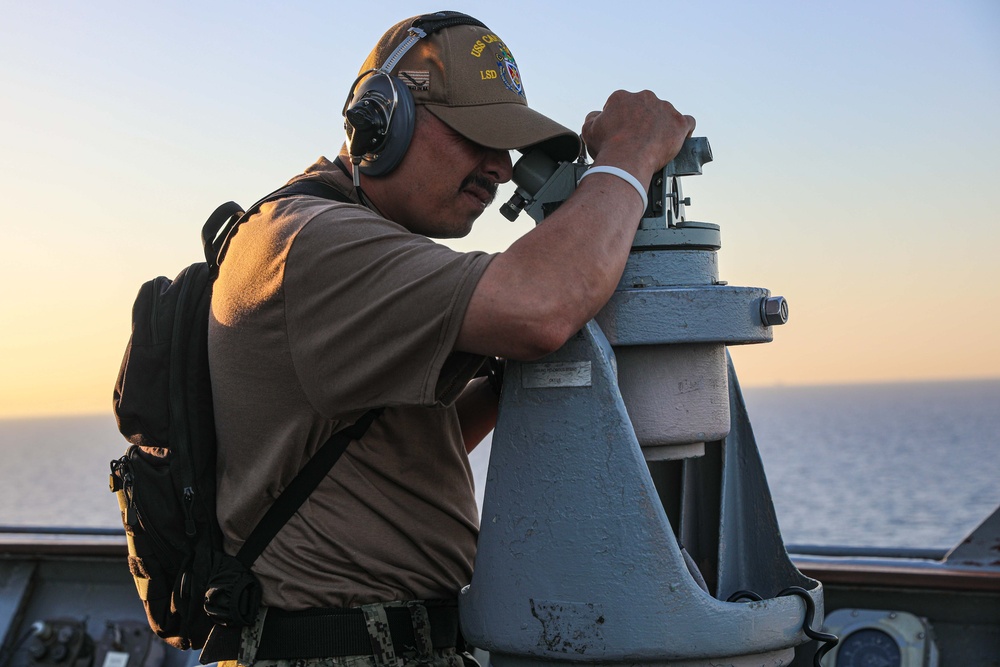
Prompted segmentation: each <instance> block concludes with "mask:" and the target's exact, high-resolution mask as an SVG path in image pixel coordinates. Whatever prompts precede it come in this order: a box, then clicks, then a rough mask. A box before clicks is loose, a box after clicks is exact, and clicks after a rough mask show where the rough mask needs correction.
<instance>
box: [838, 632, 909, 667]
mask: <svg viewBox="0 0 1000 667" xmlns="http://www.w3.org/2000/svg"><path fill="white" fill-rule="evenodd" d="M902 660H903V657H902V654H901V652H900V650H899V645H898V644H897V643H896V640H894V639H893V638H892V637H890V636H889V635H888V634H886V633H885V632H882V631H881V630H874V629H871V628H867V629H864V630H858V631H857V632H852V633H851V634H849V635H847V636H846V637H844V639H843V641H841V643H840V646H839V647H838V649H837V667H900V665H902Z"/></svg>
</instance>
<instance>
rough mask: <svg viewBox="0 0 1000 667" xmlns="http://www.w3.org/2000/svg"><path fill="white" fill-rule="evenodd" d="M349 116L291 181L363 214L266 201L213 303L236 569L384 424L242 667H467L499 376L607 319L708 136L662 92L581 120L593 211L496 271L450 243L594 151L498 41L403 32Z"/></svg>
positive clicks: (571, 207) (288, 576)
mask: <svg viewBox="0 0 1000 667" xmlns="http://www.w3.org/2000/svg"><path fill="white" fill-rule="evenodd" d="M582 78H583V80H586V77H585V76H583V77H582ZM344 111H345V120H346V125H347V131H348V137H349V141H348V143H346V144H345V145H344V147H343V148H342V149H341V151H340V155H339V156H337V157H336V158H335V159H333V160H328V159H326V158H323V157H321V158H320V159H319V160H318V161H317V162H316V163H315V164H313V165H312V166H310V167H309V168H308V169H306V170H305V172H304V173H302V174H300V175H299V176H296V177H295V178H294V179H292V181H293V182H297V181H318V182H321V183H323V184H326V185H327V186H332V187H333V188H335V189H337V190H338V191H339V192H340V193H342V195H344V197H345V198H346V199H348V201H347V202H337V201H331V200H330V199H324V198H320V197H313V196H293V197H287V198H283V199H279V200H276V201H273V202H270V203H266V204H264V205H262V206H261V207H260V211H259V213H257V214H255V215H253V216H251V217H250V218H249V219H248V220H247V221H246V222H244V223H243V224H242V226H241V227H240V228H239V232H238V233H237V234H236V235H235V236H234V237H233V239H232V242H231V245H230V247H229V251H228V254H227V259H226V262H225V263H223V264H222V268H221V272H220V274H219V277H218V280H217V282H216V284H215V288H214V295H213V299H212V316H211V323H210V333H209V355H210V363H211V373H212V388H213V395H214V397H215V414H216V423H217V432H218V440H219V458H218V468H219V483H218V514H219V517H218V518H219V521H220V524H221V526H222V528H223V532H224V534H225V544H226V549H227V551H228V552H229V553H235V551H236V550H238V549H239V547H240V546H241V544H242V543H243V541H244V540H245V539H246V537H247V535H248V533H249V531H250V530H251V529H252V528H253V526H254V525H256V523H257V521H258V520H259V519H260V518H261V516H262V515H263V514H264V512H266V510H267V509H268V507H269V505H270V504H271V503H272V502H273V500H274V499H275V498H276V497H277V496H278V495H279V494H280V493H281V491H282V490H283V489H284V488H285V486H286V485H287V484H288V483H289V481H290V480H291V479H292V478H293V477H294V476H295V475H296V473H297V472H298V470H299V469H300V468H301V467H302V466H303V465H304V464H305V462H306V461H307V460H308V459H309V458H310V457H311V456H312V454H313V453H315V451H316V450H317V448H318V447H319V446H320V445H321V444H322V443H324V442H325V441H326V440H327V439H328V438H329V437H330V436H331V434H332V433H334V432H336V431H337V430H339V429H342V428H344V427H346V426H348V425H350V424H352V423H353V422H354V421H355V420H356V419H357V418H358V417H359V416H360V415H362V414H364V413H365V412H366V411H368V410H370V409H372V408H381V412H380V413H378V416H377V417H376V418H375V420H374V421H373V423H372V424H371V426H370V427H369V428H368V430H367V431H366V432H365V434H364V435H363V436H362V437H361V438H360V439H358V440H356V441H354V442H351V443H350V445H349V446H348V447H347V450H346V452H345V453H344V455H343V456H342V457H341V458H340V460H339V461H338V462H337V463H336V465H335V466H334V467H333V469H332V470H331V472H330V473H329V474H328V475H327V476H326V477H325V478H324V479H323V481H322V482H321V483H320V485H319V487H318V488H317V489H316V491H314V492H313V493H312V494H311V495H310V496H309V498H308V499H307V500H306V501H305V503H304V504H303V505H302V506H301V507H300V509H299V510H298V511H297V512H296V514H295V515H294V516H293V517H292V518H291V519H290V520H289V521H288V523H287V524H286V525H285V526H284V527H283V528H282V530H281V531H280V532H279V533H278V535H277V536H276V537H275V538H274V539H273V540H272V541H271V543H270V544H268V546H267V548H266V549H265V550H264V552H263V554H262V555H261V556H260V558H258V560H257V561H256V563H255V565H254V568H253V570H254V573H255V574H256V576H257V577H258V579H259V580H260V582H261V585H262V588H263V606H262V609H261V613H260V614H258V616H257V622H256V623H255V624H253V625H251V626H250V627H248V628H246V629H244V630H243V631H242V636H241V641H242V646H241V651H240V662H241V663H244V664H252V663H256V664H258V665H270V664H278V663H281V664H285V663H287V662H288V661H295V662H296V663H297V664H305V663H310V664H323V665H334V664H343V665H351V666H352V667H353V666H357V665H371V666H372V667H377V666H381V665H393V666H396V665H400V664H402V663H403V662H419V663H422V664H434V665H440V666H442V667H443V666H444V665H448V666H449V667H457V666H458V665H460V664H461V663H462V660H463V658H466V657H467V656H465V655H463V652H462V647H461V643H460V638H459V637H458V632H457V612H456V608H455V600H456V597H457V595H458V593H459V591H460V589H461V588H462V587H463V586H464V585H465V584H467V583H468V582H469V580H470V578H471V573H472V567H473V561H474V557H475V549H476V536H477V531H478V515H477V509H476V504H475V500H474V492H473V479H472V473H471V469H470V466H469V462H468V458H467V452H468V451H470V450H471V449H472V448H473V447H475V446H476V444H477V443H478V442H479V441H480V440H481V439H482V438H483V437H484V436H485V435H486V434H488V433H489V431H490V430H491V429H492V427H493V425H494V423H495V419H496V412H497V391H496V390H497V383H496V382H495V377H494V378H491V377H477V375H479V369H480V367H482V366H483V365H484V359H487V358H496V357H499V358H511V359H519V360H529V359H537V358H539V357H542V356H544V355H545V354H547V353H550V352H552V351H554V350H556V349H558V348H559V347H561V346H562V344H563V343H564V342H565V341H566V340H567V339H568V338H569V337H570V336H572V335H573V334H574V333H575V332H576V331H578V330H579V329H580V328H581V327H582V326H583V325H584V324H585V323H586V322H587V321H588V320H589V319H590V318H592V317H593V316H594V314H595V313H597V311H598V310H599V309H600V308H601V306H602V305H603V304H604V303H605V302H606V301H607V300H608V298H609V297H610V296H611V294H612V292H613V290H614V288H615V286H616V284H617V282H618V280H619V278H620V276H621V274H622V271H623V268H624V265H625V261H626V258H627V256H628V252H629V248H630V245H631V242H632V238H633V236H634V234H635V231H636V228H637V225H638V222H639V220H640V217H641V216H642V213H643V210H644V208H645V198H646V195H645V190H646V185H647V184H648V183H649V181H650V179H651V177H652V175H653V173H654V171H656V170H657V169H659V168H661V167H663V165H665V164H666V163H667V162H668V161H670V160H671V159H672V158H673V157H674V156H675V155H676V153H677V152H678V150H679V149H680V147H681V144H682V143H683V141H684V139H685V138H686V137H688V136H689V135H690V134H691V132H692V130H693V129H694V125H695V122H694V119H693V118H691V117H690V116H685V115H682V114H680V113H679V112H677V111H676V110H675V109H674V107H673V106H672V105H671V104H670V103H668V102H665V101H662V100H660V99H658V98H657V97H656V96H655V95H654V94H653V93H651V92H649V91H644V92H641V93H634V94H633V93H626V92H622V91H618V92H615V93H613V94H612V95H611V96H610V97H609V98H608V100H607V103H606V104H605V106H604V108H603V110H601V111H594V112H592V113H590V114H589V115H588V116H587V117H586V120H585V122H584V124H583V131H582V137H583V139H584V140H585V141H586V146H587V149H588V151H589V153H590V154H591V156H592V157H593V158H594V167H595V168H591V169H590V170H589V171H588V172H587V177H586V178H584V179H582V181H581V183H580V185H579V187H578V188H577V190H576V192H575V194H573V196H572V197H570V198H569V199H568V200H567V201H566V202H565V203H563V204H562V206H561V207H560V208H559V209H558V210H557V211H555V212H554V213H553V214H552V215H551V216H549V217H548V218H547V219H546V220H545V222H544V224H542V225H540V226H538V227H535V228H534V229H533V230H531V231H530V232H528V233H527V234H525V235H524V236H523V237H521V238H520V239H518V240H517V241H516V242H515V243H514V244H513V245H511V247H510V248H509V249H508V250H506V251H504V252H501V253H495V254H488V253H485V252H464V253H463V252H456V251H454V250H451V249H449V248H447V247H446V246H444V245H441V244H439V243H436V242H435V241H433V240H432V239H435V238H455V237H462V236H465V235H466V234H468V233H469V231H470V229H471V228H472V225H473V222H474V221H475V220H476V219H477V218H478V217H479V216H480V215H481V214H482V213H483V211H484V210H485V209H486V207H487V206H489V204H490V203H491V202H492V200H493V198H494V196H495V194H496V191H497V186H498V184H500V183H505V182H507V181H509V180H510V178H511V174H512V165H511V157H510V154H509V151H510V150H512V149H517V150H520V151H526V150H528V149H529V148H532V147H537V148H538V149H539V150H544V151H546V152H547V153H548V154H549V155H550V156H551V157H553V158H554V159H556V160H573V159H575V158H576V157H577V156H578V154H579V153H580V151H581V143H580V138H579V137H578V136H577V135H576V134H575V133H574V132H573V131H571V130H569V129H567V128H565V127H563V126H562V125H560V124H558V123H556V122H554V121H552V120H550V119H548V118H546V117H545V116H543V115H542V114H540V113H538V112H536V111H534V110H532V109H531V108H530V107H529V106H528V105H527V101H526V97H525V90H524V85H523V82H522V78H521V73H520V71H519V69H518V66H517V62H516V61H515V59H514V56H513V54H512V51H511V49H510V47H509V46H508V45H507V44H506V43H505V42H504V41H503V40H502V39H501V38H500V37H499V36H497V35H496V34H495V33H494V32H493V31H491V30H490V29H489V28H488V27H486V26H485V25H483V24H482V23H480V22H479V21H477V20H476V19H473V18H471V17H468V16H465V15H461V14H457V13H454V12H441V13H438V14H433V15H426V16H422V17H416V18H410V19H406V20H405V21H401V22H400V23H398V24H396V25H395V26H393V27H392V28H390V29H389V31H388V32H386V33H385V35H383V37H382V38H381V39H380V40H379V42H378V44H377V45H376V46H375V48H374V50H372V52H371V53H370V55H369V56H368V58H367V59H366V60H365V62H364V63H363V64H362V66H361V69H360V75H359V77H358V80H357V81H356V83H355V85H354V87H353V89H352V90H351V91H350V94H349V97H348V100H347V103H346V105H345V109H344ZM491 380H492V382H491ZM352 633H353V634H352ZM269 641H271V643H272V645H271V646H270V647H268V646H267V644H268V642H269ZM211 645H212V641H211V640H210V642H209V647H211ZM276 646H280V647H281V648H280V649H277V648H275V647H276ZM206 654H207V655H209V656H210V655H211V654H210V652H209V649H206ZM206 654H203V658H204V657H205V655H206ZM225 657H227V658H228V657H233V656H225Z"/></svg>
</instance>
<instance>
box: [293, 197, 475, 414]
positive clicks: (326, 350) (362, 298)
mask: <svg viewBox="0 0 1000 667" xmlns="http://www.w3.org/2000/svg"><path fill="white" fill-rule="evenodd" d="M492 257H493V256H492V255H489V254H487V253H482V252H468V253H462V252H456V251H454V250H452V249H450V248H448V247H446V246H443V245H441V244H439V243H436V242H434V241H432V240H430V239H428V238H426V237H424V236H420V235H417V234H412V233H410V232H408V231H407V230H406V229H405V228H403V227H401V226H399V225H397V224H395V223H392V222H390V221H388V220H385V219H383V218H380V217H378V216H376V215H375V214H373V213H372V212H370V211H367V210H366V209H363V208H361V207H358V206H351V205H345V206H333V207H329V208H327V209H326V211H324V212H322V213H320V214H319V215H316V216H315V217H314V218H313V219H312V220H310V221H309V223H307V224H306V225H305V226H304V227H303V228H302V229H301V230H300V231H299V232H298V234H297V235H296V237H295V239H294V241H293V243H292V246H291V248H290V250H289V252H288V256H287V261H286V266H285V271H284V277H283V291H284V301H285V320H286V326H287V335H288V340H289V348H290V350H291V355H292V363H293V364H294V367H295V372H296V374H297V375H298V377H299V378H300V381H301V383H302V387H303V390H304V392H305V394H306V396H307V397H308V398H309V400H310V402H311V403H312V404H313V407H314V408H315V409H316V410H317V411H318V412H319V413H320V414H323V415H325V416H327V417H331V418H333V417H336V416H338V415H341V414H343V413H345V412H350V411H355V410H364V409H368V408H371V407H379V406H397V405H433V404H435V403H439V402H448V401H451V400H454V393H455V387H456V383H458V382H464V380H463V379H461V378H458V377H457V375H456V374H458V375H461V374H465V376H466V377H467V376H468V375H469V374H470V368H471V370H472V371H474V370H475V367H476V366H478V362H479V361H481V358H476V357H473V356H472V355H463V354H460V353H453V347H454V345H455V340H456V338H457V337H458V332H459V329H460V328H461V325H462V319H463V318H464V316H465V311H466V307H467V306H468V303H469V299H470V298H471V296H472V293H473V291H474V289H475V287H476V284H477V283H478V281H479V278H480V277H481V276H482V273H483V271H485V269H486V266H487V265H488V264H489V262H490V260H491V259H492ZM443 373H444V375H449V377H444V375H443ZM452 375H455V377H451V376H452Z"/></svg>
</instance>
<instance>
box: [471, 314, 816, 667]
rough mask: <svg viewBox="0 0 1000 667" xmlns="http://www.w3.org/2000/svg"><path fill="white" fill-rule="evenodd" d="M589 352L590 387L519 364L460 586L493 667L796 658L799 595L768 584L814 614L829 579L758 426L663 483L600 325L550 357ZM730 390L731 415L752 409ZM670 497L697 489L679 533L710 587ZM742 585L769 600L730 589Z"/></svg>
mask: <svg viewBox="0 0 1000 667" xmlns="http://www.w3.org/2000/svg"><path fill="white" fill-rule="evenodd" d="M588 362H589V365H590V369H591V373H590V375H591V382H590V384H589V385H582V384H581V385H575V386H557V385H552V386H544V387H540V386H537V385H536V384H532V383H528V384H529V385H530V386H525V385H526V383H525V378H526V377H528V376H530V375H531V374H532V372H533V371H532V370H530V369H531V367H532V366H533V365H534V364H522V363H513V362H512V363H510V365H509V366H508V369H507V374H506V376H505V383H504V391H503V397H502V399H501V407H500V418H499V422H498V424H497V430H496V433H495V435H494V441H493V452H492V455H491V459H490V468H489V474H488V478H487V486H486V495H485V502H484V506H483V519H482V530H481V533H480V539H479V552H478V556H477V560H476V568H475V573H474V575H473V580H472V583H471V585H470V586H469V587H467V588H466V589H465V590H464V591H463V593H462V596H461V598H460V605H461V614H462V627H463V632H464V633H465V635H466V637H467V639H469V640H470V641H471V642H472V643H473V644H474V645H476V646H479V647H482V648H484V649H486V650H488V651H489V652H490V656H491V660H492V661H493V663H494V664H496V665H497V666H498V667H508V666H510V665H520V664H522V662H523V661H524V660H525V659H530V660H533V661H535V662H533V664H536V665H537V664H539V662H537V661H541V662H542V663H553V664H555V663H562V662H566V661H572V662H593V663H621V664H625V663H634V662H639V661H642V662H646V661H649V662H654V663H663V664H691V665H695V664H709V663H708V662H707V660H708V659H716V658H720V657H726V656H746V657H747V658H748V659H749V662H745V663H744V664H774V665H779V664H787V662H786V658H787V659H788V660H790V659H791V658H790V656H791V653H790V650H791V649H792V647H794V646H795V645H797V644H800V643H802V642H804V641H805V636H804V635H803V634H802V631H801V630H802V624H803V620H804V614H805V607H804V603H803V602H802V601H801V600H799V599H797V598H790V597H780V598H772V597H769V596H772V595H775V594H776V593H777V592H778V590H780V589H782V588H784V587H786V586H790V585H801V586H803V587H805V588H807V589H809V590H810V594H811V596H812V598H813V600H814V602H815V604H816V606H817V609H818V614H817V623H818V622H819V620H820V619H821V618H822V608H823V599H822V588H821V587H820V585H819V583H818V582H816V581H813V580H811V579H808V578H806V577H804V576H803V575H801V574H800V573H798V571H797V570H796V569H795V568H794V566H792V565H791V563H790V561H789V560H788V557H787V555H785V554H784V550H783V547H782V545H781V540H780V536H779V535H778V532H777V529H776V528H777V526H776V521H775V520H774V514H773V507H772V506H771V504H770V497H769V494H768V493H767V485H766V482H765V481H764V480H763V477H762V476H761V477H760V478H759V479H747V476H748V475H749V476H754V475H756V474H757V473H759V472H760V469H759V466H760V461H759V457H758V456H757V453H756V448H755V446H754V444H753V439H752V435H749V437H747V436H748V434H749V424H746V423H744V424H739V423H738V424H734V429H733V431H734V433H735V434H736V435H735V436H732V437H730V438H727V440H726V443H725V445H724V446H723V444H722V443H711V444H710V445H709V446H710V447H712V448H713V449H714V450H715V452H716V455H715V456H713V457H710V458H709V457H708V456H706V457H704V458H702V459H691V460H690V461H685V462H681V463H680V464H681V465H683V466H685V467H686V468H687V469H686V470H685V471H684V477H685V480H684V483H683V484H682V485H681V486H682V488H668V489H663V490H662V491H661V490H658V489H657V487H656V486H655V485H654V483H653V480H652V478H651V475H650V471H649V469H648V468H647V464H646V461H645V460H644V458H643V454H642V451H641V448H640V447H639V443H638V440H637V439H636V437H635V434H634V432H633V430H632V427H631V424H630V420H629V419H628V415H627V412H626V409H625V404H624V401H623V400H622V397H621V394H620V392H619V391H618V389H617V381H616V377H615V375H616V370H615V361H614V352H613V351H612V348H611V345H610V343H609V342H608V341H607V338H606V337H605V336H604V335H603V334H602V333H601V330H600V328H599V327H598V326H597V325H596V324H595V323H591V324H589V325H588V326H587V327H586V328H585V329H584V330H582V331H581V332H580V333H579V334H578V335H577V336H575V337H574V338H573V339H572V340H571V341H570V342H569V343H567V345H566V346H565V347H563V348H562V349H561V350H559V351H558V352H556V353H555V354H553V355H550V356H549V357H546V358H545V359H544V360H543V361H542V363H544V364H571V365H579V364H586V363H588ZM731 378H732V379H733V381H734V386H736V385H735V377H734V376H731ZM733 395H734V402H735V405H734V406H732V412H733V414H734V415H736V416H735V417H734V419H735V420H740V421H742V420H745V419H746V413H745V411H744V410H743V409H742V408H741V406H742V400H741V398H740V397H739V393H738V390H737V391H735V392H734V394H733ZM723 447H724V449H723ZM706 459H707V460H706ZM695 462H697V463H695ZM720 464H721V468H720V467H719V466H720ZM713 480H714V483H713ZM661 493H665V494H676V493H683V494H686V496H687V498H686V499H685V500H684V502H683V503H682V504H683V505H684V508H683V513H684V515H685V518H684V519H682V520H681V521H680V526H681V532H682V534H686V535H687V537H686V538H685V544H686V545H687V548H688V549H689V550H690V551H691V552H692V556H693V558H694V560H695V561H696V562H698V563H699V566H700V567H702V568H703V572H704V571H708V572H709V575H710V577H708V578H709V579H712V580H714V581H715V582H716V583H715V584H714V588H715V591H714V594H709V593H708V592H706V591H704V590H702V588H701V587H700V586H699V585H698V582H697V581H696V577H695V576H693V574H692V572H691V571H690V570H689V568H688V565H687V564H686V562H685V559H684V557H683V555H682V552H681V546H680V544H679V542H678V540H677V536H676V535H675V533H674V528H673V527H672V526H671V522H670V520H669V519H668V517H667V514H666V512H665V509H664V504H663V502H662V501H661ZM748 515H749V516H748ZM713 544H714V545H716V546H715V550H716V553H712V548H711V545H713ZM706 545H709V546H707V547H706ZM713 563H714V564H713ZM713 571H715V572H717V574H715V575H714V576H712V575H713ZM742 588H751V589H753V590H755V591H756V592H758V593H760V594H761V595H762V596H763V597H765V599H764V600H763V601H761V602H751V603H745V602H724V601H722V600H721V599H719V598H720V597H724V596H725V595H728V594H729V593H731V592H732V590H739V589H742ZM720 593H721V594H722V595H720ZM750 656H758V657H759V660H758V658H756V657H755V658H752V659H750ZM734 664H738V663H734Z"/></svg>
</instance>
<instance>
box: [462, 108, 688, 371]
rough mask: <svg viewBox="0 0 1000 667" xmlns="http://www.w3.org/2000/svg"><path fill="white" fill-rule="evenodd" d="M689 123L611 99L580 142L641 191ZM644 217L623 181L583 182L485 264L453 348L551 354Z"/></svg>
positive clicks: (595, 300) (601, 290)
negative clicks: (627, 176) (629, 176)
mask: <svg viewBox="0 0 1000 667" xmlns="http://www.w3.org/2000/svg"><path fill="white" fill-rule="evenodd" d="M694 125H695V123H694V119H693V118H691V117H690V116H684V115H682V114H680V113H679V112H678V111H677V110H676V109H674V107H673V106H672V105H671V104H670V103H669V102H664V101H662V100H659V99H657V98H656V96H655V95H653V94H652V93H651V92H649V91H644V92H642V93H634V94H633V93H626V92H623V91H618V92H616V93H614V94H612V95H611V97H610V98H608V101H607V103H606V104H605V106H604V109H603V110H602V111H600V112H596V111H595V112H592V113H591V114H589V115H588V116H587V120H586V122H585V123H584V127H583V138H584V140H585V141H586V143H587V146H588V149H589V151H590V152H591V154H592V155H594V158H595V161H594V164H595V165H609V166H615V167H618V168H620V169H624V170H625V171H627V172H629V173H630V174H632V175H633V176H635V177H636V178H637V179H638V180H639V182H640V183H644V184H645V183H649V181H650V179H651V178H652V176H653V173H654V172H655V171H657V170H658V169H661V168H662V167H663V166H664V165H665V164H666V163H667V162H669V161H670V160H671V159H673V158H674V156H676V155H677V153H678V152H679V151H680V148H681V145H682V144H683V143H684V139H686V138H687V137H688V136H690V135H691V132H692V131H693V130H694ZM642 213H643V211H642V201H641V199H640V197H639V195H638V193H637V192H636V191H635V188H634V187H632V186H631V185H629V184H628V183H627V182H625V181H624V180H622V179H620V178H618V177H617V176H613V175H610V174H604V173H601V174H594V175H593V176H589V177H588V178H586V179H584V180H583V181H582V182H581V183H580V185H579V187H578V188H577V189H576V192H575V193H574V194H573V196H571V197H570V198H569V199H568V200H566V202H564V203H563V204H562V205H561V206H560V207H559V209H558V210H557V211H555V212H554V213H553V214H552V215H550V216H548V217H547V218H546V219H545V221H544V222H543V223H542V224H540V225H538V226H536V227H535V228H534V229H532V230H531V231H530V232H528V233H527V234H525V235H524V236H522V237H521V238H520V239H518V240H517V241H516V242H515V243H514V244H513V245H511V247H510V248H509V249H508V250H507V251H505V252H503V253H501V254H500V255H498V256H497V257H496V258H494V259H493V261H492V262H491V263H490V265H489V267H487V269H486V271H485V272H484V273H483V276H482V278H481V279H480V281H479V284H478V285H477V287H476V290H475V291H474V292H473V295H472V298H471V300H470V302H469V306H468V309H467V311H466V314H465V319H464V320H463V323H462V328H461V331H460V332H459V335H458V340H457V342H456V346H455V347H456V349H458V350H462V351H465V352H473V353H477V354H486V355H494V356H500V357H507V358H510V359H522V360H527V359H535V358H538V357H541V356H544V355H546V354H548V353H550V352H553V351H555V350H557V349H559V348H560V347H561V346H562V345H563V344H564V343H565V342H566V341H567V340H568V339H569V337H570V336H572V335H573V334H574V333H576V332H577V331H578V330H579V329H580V328H581V327H583V325H584V324H586V322H587V321H588V320H590V319H591V318H592V317H594V315H596V314H597V312H598V311H599V310H600V309H601V307H603V306H604V304H605V303H607V301H608V299H610V298H611V295H612V294H613V292H614V289H615V287H616V286H617V284H618V280H619V279H620V278H621V274H622V271H624V269H625V261H626V260H627V259H628V253H629V249H630V248H631V246H632V240H633V238H634V237H635V232H636V229H637V228H638V224H639V220H640V218H641V217H642Z"/></svg>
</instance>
